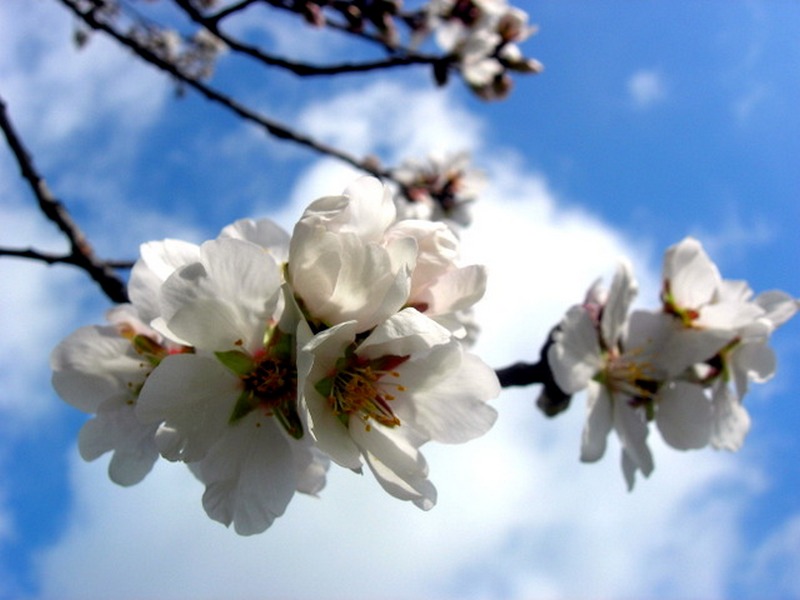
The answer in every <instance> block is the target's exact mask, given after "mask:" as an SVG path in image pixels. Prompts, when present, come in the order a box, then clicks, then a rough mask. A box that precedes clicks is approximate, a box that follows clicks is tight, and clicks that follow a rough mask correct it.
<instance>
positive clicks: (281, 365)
mask: <svg viewBox="0 0 800 600" xmlns="http://www.w3.org/2000/svg"><path fill="white" fill-rule="evenodd" d="M273 350H274V349H273ZM215 354H216V356H217V359H219V361H220V362H221V363H222V364H223V365H225V366H226V367H228V369H230V370H231V371H232V372H233V373H235V374H236V375H237V376H238V377H239V379H240V380H241V382H242V393H241V394H240V395H239V399H238V400H237V401H236V405H235V406H234V407H233V410H232V411H231V416H230V418H229V419H228V422H229V423H230V424H231V425H233V424H234V423H236V422H237V421H239V420H240V419H242V418H244V417H245V416H247V415H248V414H250V413H251V412H252V411H254V410H256V409H260V410H261V411H263V412H264V414H266V415H268V416H271V417H275V418H276V419H277V420H278V422H279V423H280V424H281V426H282V427H283V428H284V429H285V430H286V433H288V434H289V435H291V436H292V437H293V438H295V439H299V438H301V437H303V424H302V422H301V421H300V417H299V415H298V414H297V368H296V367H295V364H294V362H293V361H292V360H291V357H290V356H288V355H285V354H283V353H279V352H276V353H274V354H271V353H270V351H269V350H261V351H258V352H257V353H256V354H255V356H253V355H250V354H248V353H247V352H243V351H241V350H231V351H227V352H217V353H215Z"/></svg>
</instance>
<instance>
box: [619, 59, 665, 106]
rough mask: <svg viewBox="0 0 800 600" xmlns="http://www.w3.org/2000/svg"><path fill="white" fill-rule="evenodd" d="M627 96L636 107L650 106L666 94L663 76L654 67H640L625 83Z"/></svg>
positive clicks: (660, 100) (662, 98)
mask: <svg viewBox="0 0 800 600" xmlns="http://www.w3.org/2000/svg"><path fill="white" fill-rule="evenodd" d="M626 88H627V92H628V98H629V99H630V101H631V103H632V104H633V106H634V107H636V108H638V109H646V108H650V107H652V106H654V105H656V104H658V103H660V102H662V101H663V100H664V99H665V98H666V96H667V85H666V81H665V79H664V76H663V75H662V74H661V73H660V72H659V71H657V70H654V69H641V70H639V71H636V72H635V73H633V74H632V75H631V76H630V77H629V78H628V81H627V83H626Z"/></svg>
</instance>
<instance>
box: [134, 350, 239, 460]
mask: <svg viewBox="0 0 800 600" xmlns="http://www.w3.org/2000/svg"><path fill="white" fill-rule="evenodd" d="M241 391H242V388H241V381H240V379H239V378H238V377H237V376H236V375H234V374H233V373H231V372H230V371H229V370H228V369H227V368H226V367H224V366H222V364H220V363H219V362H218V361H217V360H216V359H214V358H210V357H206V356H200V355H196V354H176V355H172V356H168V357H167V358H165V359H164V360H163V361H162V362H161V363H160V364H159V366H158V367H157V368H156V369H155V370H154V371H153V372H152V373H151V374H150V377H148V378H147V381H146V383H145V385H144V387H143V388H142V391H141V393H140V395H139V401H138V403H137V405H136V416H137V417H138V418H139V419H140V420H141V421H142V422H144V423H156V422H161V421H163V422H164V424H163V425H161V427H159V429H158V430H157V432H156V445H157V446H158V448H159V450H160V451H161V455H162V456H164V458H166V459H168V460H173V461H174V460H182V461H185V462H193V461H197V460H200V459H202V458H203V457H204V456H205V455H206V452H207V451H208V449H209V448H210V447H211V446H212V445H213V444H214V443H216V441H217V440H218V439H219V437H220V436H221V435H222V434H223V432H224V431H225V429H226V427H227V426H228V420H229V419H230V415H231V412H232V411H233V407H234V405H235V404H236V400H237V398H238V397H239V394H240V393H241Z"/></svg>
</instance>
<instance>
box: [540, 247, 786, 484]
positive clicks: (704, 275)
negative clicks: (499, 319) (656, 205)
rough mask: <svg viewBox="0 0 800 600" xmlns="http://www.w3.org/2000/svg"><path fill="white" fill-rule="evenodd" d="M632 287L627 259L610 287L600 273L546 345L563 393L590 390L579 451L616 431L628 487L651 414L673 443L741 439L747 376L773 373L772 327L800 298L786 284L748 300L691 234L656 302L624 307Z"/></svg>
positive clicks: (599, 451)
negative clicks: (651, 306)
mask: <svg viewBox="0 0 800 600" xmlns="http://www.w3.org/2000/svg"><path fill="white" fill-rule="evenodd" d="M636 292H637V286H636V283H635V281H634V279H633V274H632V271H631V268H630V266H629V265H628V264H627V263H623V265H622V266H620V268H619V269H618V271H617V273H616V275H615V276H614V279H613V281H612V284H611V289H610V291H609V292H608V293H606V292H605V291H604V290H603V289H602V288H600V287H599V285H598V284H595V285H593V286H592V287H591V288H590V290H589V293H588V294H587V297H586V300H585V301H584V303H583V304H582V305H578V306H575V307H573V308H571V309H570V310H569V312H568V313H567V315H566V316H565V317H564V319H563V320H562V321H561V323H560V324H559V326H558V327H557V329H556V330H555V332H554V333H553V343H552V345H551V346H550V348H549V350H548V353H547V359H548V364H549V367H550V369H551V371H552V373H553V376H554V379H555V381H556V383H557V385H558V386H559V388H560V389H561V390H562V391H563V392H564V393H566V394H574V393H576V392H578V391H580V390H583V389H586V390H587V394H588V397H587V406H588V413H587V420H586V425H585V427H584V432H583V442H582V448H581V459H582V460H583V461H586V462H592V461H596V460H599V459H600V458H601V457H602V456H603V454H604V453H605V449H606V438H607V436H608V434H609V433H610V432H611V431H612V430H614V431H616V433H617V436H618V437H619V439H620V443H621V445H622V470H623V473H624V475H625V479H626V481H627V483H628V487H629V488H632V487H633V485H634V482H635V474H636V472H637V471H640V472H641V473H642V474H643V475H645V476H647V475H649V474H650V473H651V472H652V470H653V458H652V455H651V453H650V450H649V448H648V447H647V436H648V433H649V424H650V423H651V422H654V423H655V425H656V427H657V428H658V430H659V432H660V434H661V436H662V438H663V439H664V441H665V442H666V443H667V444H669V445H670V446H672V447H674V448H677V449H680V450H688V449H696V448H702V447H704V446H707V445H709V444H710V445H712V446H713V447H715V448H724V449H728V450H737V449H738V448H739V447H741V445H742V443H743V441H744V437H745V435H746V434H747V431H748V429H749V426H750V419H749V416H748V415H747V412H746V411H745V409H744V408H743V406H742V399H743V397H744V394H745V392H746V391H747V386H748V382H749V381H757V382H763V381H766V380H767V379H769V378H770V377H771V376H772V375H773V374H774V372H775V359H774V354H773V352H772V350H771V349H770V348H769V347H768V346H767V342H768V341H769V336H770V335H771V333H772V332H773V331H774V330H775V329H776V328H777V327H778V326H779V325H780V324H782V323H784V322H786V321H787V320H788V319H789V318H791V316H793V315H794V313H795V312H796V311H797V308H798V303H797V301H796V300H794V299H792V298H791V297H789V296H788V295H787V294H784V293H783V292H768V293H766V294H762V295H761V296H758V297H756V298H755V299H752V290H750V288H749V287H748V286H747V284H746V283H744V282H733V281H727V280H723V279H722V278H721V276H720V274H719V271H718V269H717V267H716V265H714V263H713V262H711V260H710V259H709V258H708V256H707V255H706V254H705V251H704V250H703V248H702V246H701V245H700V244H699V242H697V241H696V240H694V239H692V238H687V239H685V240H683V241H682V242H680V243H678V244H676V245H674V246H672V247H671V248H669V249H668V250H667V252H666V253H665V258H664V272H663V289H662V307H661V308H660V309H659V310H656V311H645V310H637V311H634V312H632V313H631V312H630V307H631V303H632V301H633V299H634V297H635V295H636Z"/></svg>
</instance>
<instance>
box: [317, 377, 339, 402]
mask: <svg viewBox="0 0 800 600" xmlns="http://www.w3.org/2000/svg"><path fill="white" fill-rule="evenodd" d="M334 379H335V377H326V378H325V379H320V380H319V381H318V382H317V383H315V384H314V389H315V390H317V391H318V392H319V393H320V396H322V397H323V398H328V397H329V396H330V395H331V392H333V382H334Z"/></svg>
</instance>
